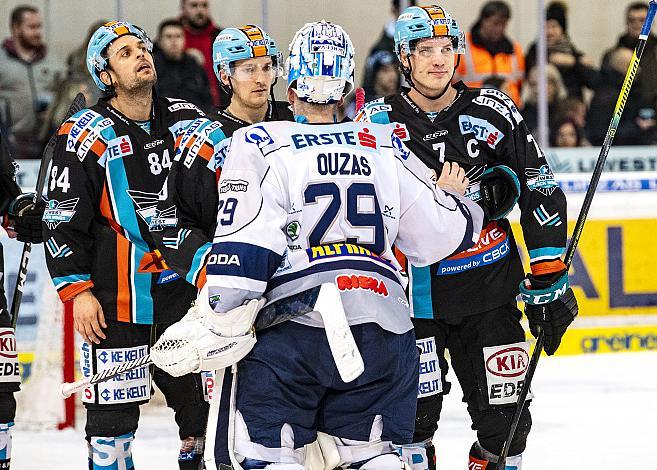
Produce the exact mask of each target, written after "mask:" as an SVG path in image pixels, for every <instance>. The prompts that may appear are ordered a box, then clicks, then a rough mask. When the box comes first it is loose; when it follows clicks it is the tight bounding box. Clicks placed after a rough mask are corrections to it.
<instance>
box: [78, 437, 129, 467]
mask: <svg viewBox="0 0 657 470" xmlns="http://www.w3.org/2000/svg"><path fill="white" fill-rule="evenodd" d="M134 439H135V435H134V433H128V434H123V435H121V436H117V437H95V436H94V437H91V440H90V442H89V468H90V469H92V470H134V468H135V466H134V464H133V463H132V442H133V441H134Z"/></svg>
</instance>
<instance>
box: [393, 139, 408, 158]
mask: <svg viewBox="0 0 657 470" xmlns="http://www.w3.org/2000/svg"><path fill="white" fill-rule="evenodd" d="M391 140H392V146H393V147H394V148H395V150H397V153H399V156H400V157H401V158H402V160H408V157H410V156H411V151H410V150H408V149H407V148H406V147H405V146H404V144H402V141H401V139H400V138H399V137H397V136H396V135H395V134H393V135H392V138H391Z"/></svg>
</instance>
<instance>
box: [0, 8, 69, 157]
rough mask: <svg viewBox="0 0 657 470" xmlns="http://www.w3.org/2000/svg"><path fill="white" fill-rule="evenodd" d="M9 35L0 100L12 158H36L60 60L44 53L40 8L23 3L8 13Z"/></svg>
mask: <svg viewBox="0 0 657 470" xmlns="http://www.w3.org/2000/svg"><path fill="white" fill-rule="evenodd" d="M10 27H11V37H10V38H7V39H5V41H4V42H3V43H2V47H0V99H1V100H3V102H4V103H3V108H4V110H3V111H5V112H6V114H5V115H4V116H3V119H2V120H3V122H5V123H6V124H7V127H8V128H9V132H10V137H11V139H10V141H11V142H12V144H13V157H14V158H16V159H23V158H39V157H40V155H41V150H42V149H41V147H42V144H43V142H42V141H41V140H40V139H39V138H38V136H39V131H40V130H41V127H42V125H43V120H44V118H45V114H46V112H47V110H48V107H49V105H50V104H51V102H52V98H53V92H54V90H55V87H56V84H57V79H58V77H59V75H60V74H59V70H58V64H59V61H57V60H56V59H53V57H52V56H51V55H48V54H47V50H46V45H45V44H44V42H43V23H42V20H41V14H40V13H39V10H38V9H37V8H35V7H33V6H29V5H22V6H18V7H16V8H14V9H13V10H12V12H11V15H10Z"/></svg>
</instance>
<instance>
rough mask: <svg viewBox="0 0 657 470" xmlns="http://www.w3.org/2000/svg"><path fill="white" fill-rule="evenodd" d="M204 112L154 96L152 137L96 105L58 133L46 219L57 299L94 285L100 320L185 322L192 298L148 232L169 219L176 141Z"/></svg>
mask: <svg viewBox="0 0 657 470" xmlns="http://www.w3.org/2000/svg"><path fill="white" fill-rule="evenodd" d="M200 116H203V113H202V112H201V111H200V110H199V109H198V108H197V107H196V106H194V105H192V104H190V103H187V102H185V101H182V100H177V99H169V98H160V97H154V104H153V112H152V115H151V120H150V134H149V133H148V132H147V131H146V130H144V129H142V128H141V127H140V126H139V125H138V124H137V123H135V122H133V121H131V120H129V119H128V118H126V117H125V116H124V115H122V114H121V113H120V112H118V111H117V110H116V109H114V108H113V107H112V106H110V104H109V102H108V101H105V100H99V101H98V103H97V104H96V105H94V106H92V107H91V108H89V109H84V110H82V111H80V112H79V113H77V114H75V115H74V116H72V117H71V118H70V119H68V120H67V121H66V122H65V123H64V124H62V126H61V127H60V128H59V131H58V136H57V144H56V147H55V154H54V157H53V163H52V169H51V173H50V180H49V185H48V201H47V206H46V210H45V212H44V215H43V221H44V240H46V242H45V245H46V260H47V263H48V269H49V271H50V275H51V277H52V279H53V282H54V284H55V287H56V288H57V291H58V293H59V296H60V298H61V299H62V301H66V300H69V299H70V298H72V297H73V296H75V295H76V294H77V293H79V292H81V291H83V290H85V289H88V288H89V287H91V291H92V292H93V294H94V295H95V296H96V298H97V299H98V301H99V302H100V304H101V306H102V308H103V312H104V314H105V317H106V318H110V319H114V320H118V321H122V322H132V323H143V324H151V323H161V322H169V321H175V320H177V319H179V318H181V317H182V316H183V315H184V314H185V312H187V309H188V308H189V305H190V302H191V301H192V300H193V299H194V298H195V296H196V291H195V289H193V288H192V287H191V286H189V284H187V283H186V282H185V280H184V279H181V278H180V277H179V276H178V275H177V274H176V273H175V272H173V271H171V270H170V269H168V267H167V265H166V263H165V262H164V260H163V258H162V256H161V255H160V253H159V252H158V251H157V249H156V246H155V243H154V241H153V238H152V236H151V232H150V228H153V229H154V230H157V229H158V228H161V227H163V226H165V225H167V224H170V223H171V220H172V219H173V218H175V214H171V213H168V212H166V211H164V212H161V211H159V210H158V209H157V207H156V206H157V201H158V195H159V193H160V191H161V190H162V186H163V184H164V181H165V179H166V177H167V174H168V172H169V168H170V167H171V161H172V159H173V152H174V142H175V138H176V136H178V135H179V134H181V133H182V132H183V131H184V130H185V129H186V128H187V126H189V124H191V123H192V122H193V121H194V120H195V119H197V118H199V117H200Z"/></svg>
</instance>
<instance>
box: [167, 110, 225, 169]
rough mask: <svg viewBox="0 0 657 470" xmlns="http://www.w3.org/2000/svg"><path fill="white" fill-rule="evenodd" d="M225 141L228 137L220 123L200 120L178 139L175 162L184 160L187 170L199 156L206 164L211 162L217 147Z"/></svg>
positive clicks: (206, 119) (192, 124)
mask: <svg viewBox="0 0 657 470" xmlns="http://www.w3.org/2000/svg"><path fill="white" fill-rule="evenodd" d="M225 139H226V135H225V134H224V133H223V131H222V130H221V123H220V122H219V121H215V120H212V119H208V118H198V119H196V120H194V121H193V122H192V123H191V124H190V125H189V126H188V127H187V128H186V129H185V130H184V132H182V133H180V134H179V135H178V137H177V138H176V152H175V156H174V160H175V161H178V160H182V162H183V165H185V166H186V167H187V168H190V167H191V166H192V164H193V163H194V160H196V157H199V156H200V157H201V158H202V159H203V160H204V161H205V162H210V161H211V160H212V158H213V156H214V153H215V146H216V145H217V144H219V143H220V142H221V141H223V140H225Z"/></svg>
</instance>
